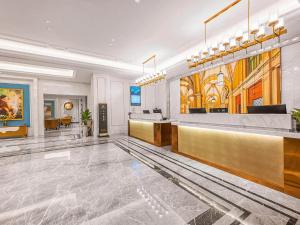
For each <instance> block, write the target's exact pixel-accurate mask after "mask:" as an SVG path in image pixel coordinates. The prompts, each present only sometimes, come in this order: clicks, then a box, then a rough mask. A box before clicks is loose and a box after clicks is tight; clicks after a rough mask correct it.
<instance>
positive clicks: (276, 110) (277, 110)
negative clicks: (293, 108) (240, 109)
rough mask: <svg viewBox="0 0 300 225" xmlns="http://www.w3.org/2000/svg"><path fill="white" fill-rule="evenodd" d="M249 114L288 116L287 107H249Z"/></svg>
mask: <svg viewBox="0 0 300 225" xmlns="http://www.w3.org/2000/svg"><path fill="white" fill-rule="evenodd" d="M247 109H248V113H249V114H287V111H286V105H285V104H284V105H263V106H247Z"/></svg>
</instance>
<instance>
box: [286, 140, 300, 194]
mask: <svg viewBox="0 0 300 225" xmlns="http://www.w3.org/2000/svg"><path fill="white" fill-rule="evenodd" d="M284 192H286V193H287V194H290V195H293V196H295V197H298V198H300V140H299V139H293V138H285V139H284Z"/></svg>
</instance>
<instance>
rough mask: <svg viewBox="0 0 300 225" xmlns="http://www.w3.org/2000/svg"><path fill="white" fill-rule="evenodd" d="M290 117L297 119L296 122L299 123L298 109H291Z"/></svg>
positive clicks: (299, 114) (299, 113) (299, 111)
mask: <svg viewBox="0 0 300 225" xmlns="http://www.w3.org/2000/svg"><path fill="white" fill-rule="evenodd" d="M292 117H293V118H294V119H295V120H296V121H297V123H300V109H295V110H294V111H292Z"/></svg>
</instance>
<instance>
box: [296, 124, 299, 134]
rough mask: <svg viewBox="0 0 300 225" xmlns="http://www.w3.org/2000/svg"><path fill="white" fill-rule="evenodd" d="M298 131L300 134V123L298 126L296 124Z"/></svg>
mask: <svg viewBox="0 0 300 225" xmlns="http://www.w3.org/2000/svg"><path fill="white" fill-rule="evenodd" d="M296 130H297V131H298V132H300V123H299V122H297V124H296Z"/></svg>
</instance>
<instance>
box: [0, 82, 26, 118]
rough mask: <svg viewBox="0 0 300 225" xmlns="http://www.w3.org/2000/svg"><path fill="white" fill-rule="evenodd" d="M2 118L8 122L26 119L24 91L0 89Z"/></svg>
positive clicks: (0, 115) (0, 112)
mask: <svg viewBox="0 0 300 225" xmlns="http://www.w3.org/2000/svg"><path fill="white" fill-rule="evenodd" d="M0 117H1V118H5V119H6V120H23V119H24V93H23V89H16V88H0Z"/></svg>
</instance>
